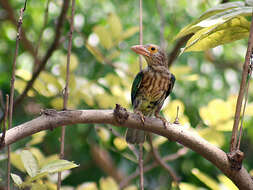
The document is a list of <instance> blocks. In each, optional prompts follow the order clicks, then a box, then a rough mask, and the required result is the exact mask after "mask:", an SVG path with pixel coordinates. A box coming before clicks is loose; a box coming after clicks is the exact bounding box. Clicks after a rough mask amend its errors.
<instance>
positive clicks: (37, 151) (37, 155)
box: [29, 148, 45, 167]
mask: <svg viewBox="0 0 253 190" xmlns="http://www.w3.org/2000/svg"><path fill="white" fill-rule="evenodd" d="M29 150H30V152H31V153H32V154H33V156H34V157H35V158H36V160H37V162H38V165H39V166H40V167H41V166H42V164H43V162H44V161H45V156H44V155H43V154H42V152H41V151H40V149H38V148H29Z"/></svg>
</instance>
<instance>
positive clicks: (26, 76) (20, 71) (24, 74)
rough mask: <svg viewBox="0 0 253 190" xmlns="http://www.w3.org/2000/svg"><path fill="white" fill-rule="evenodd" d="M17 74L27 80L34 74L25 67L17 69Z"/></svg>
mask: <svg viewBox="0 0 253 190" xmlns="http://www.w3.org/2000/svg"><path fill="white" fill-rule="evenodd" d="M15 75H16V76H18V77H20V78H22V79H23V80H25V81H28V80H30V79H31V78H32V74H31V73H30V72H28V71H27V70H25V69H18V70H16V72H15Z"/></svg>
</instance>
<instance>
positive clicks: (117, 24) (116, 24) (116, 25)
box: [107, 13, 122, 39]
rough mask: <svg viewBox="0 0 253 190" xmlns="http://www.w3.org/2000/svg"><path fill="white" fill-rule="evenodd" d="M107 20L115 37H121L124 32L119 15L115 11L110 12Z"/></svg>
mask: <svg viewBox="0 0 253 190" xmlns="http://www.w3.org/2000/svg"><path fill="white" fill-rule="evenodd" d="M107 21H108V24H109V26H110V31H111V33H112V36H113V38H114V39H117V38H119V37H120V35H121V33H122V24H121V21H120V19H119V17H118V16H117V15H116V14H114V13H110V14H109V16H108V20H107Z"/></svg>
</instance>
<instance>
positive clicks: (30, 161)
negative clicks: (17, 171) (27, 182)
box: [20, 150, 38, 177]
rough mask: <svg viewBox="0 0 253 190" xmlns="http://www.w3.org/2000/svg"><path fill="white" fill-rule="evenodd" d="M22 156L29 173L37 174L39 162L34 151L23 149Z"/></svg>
mask: <svg viewBox="0 0 253 190" xmlns="http://www.w3.org/2000/svg"><path fill="white" fill-rule="evenodd" d="M20 156H21V160H22V162H23V164H24V167H25V169H26V172H27V173H28V175H29V176H30V177H34V176H36V174H37V173H38V164H37V160H36V159H35V158H34V156H33V155H32V153H31V152H30V151H28V150H23V151H21V154H20Z"/></svg>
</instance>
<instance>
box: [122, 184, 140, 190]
mask: <svg viewBox="0 0 253 190" xmlns="http://www.w3.org/2000/svg"><path fill="white" fill-rule="evenodd" d="M123 190H138V188H137V187H136V186H135V185H130V186H127V187H126V188H124V189H123Z"/></svg>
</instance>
